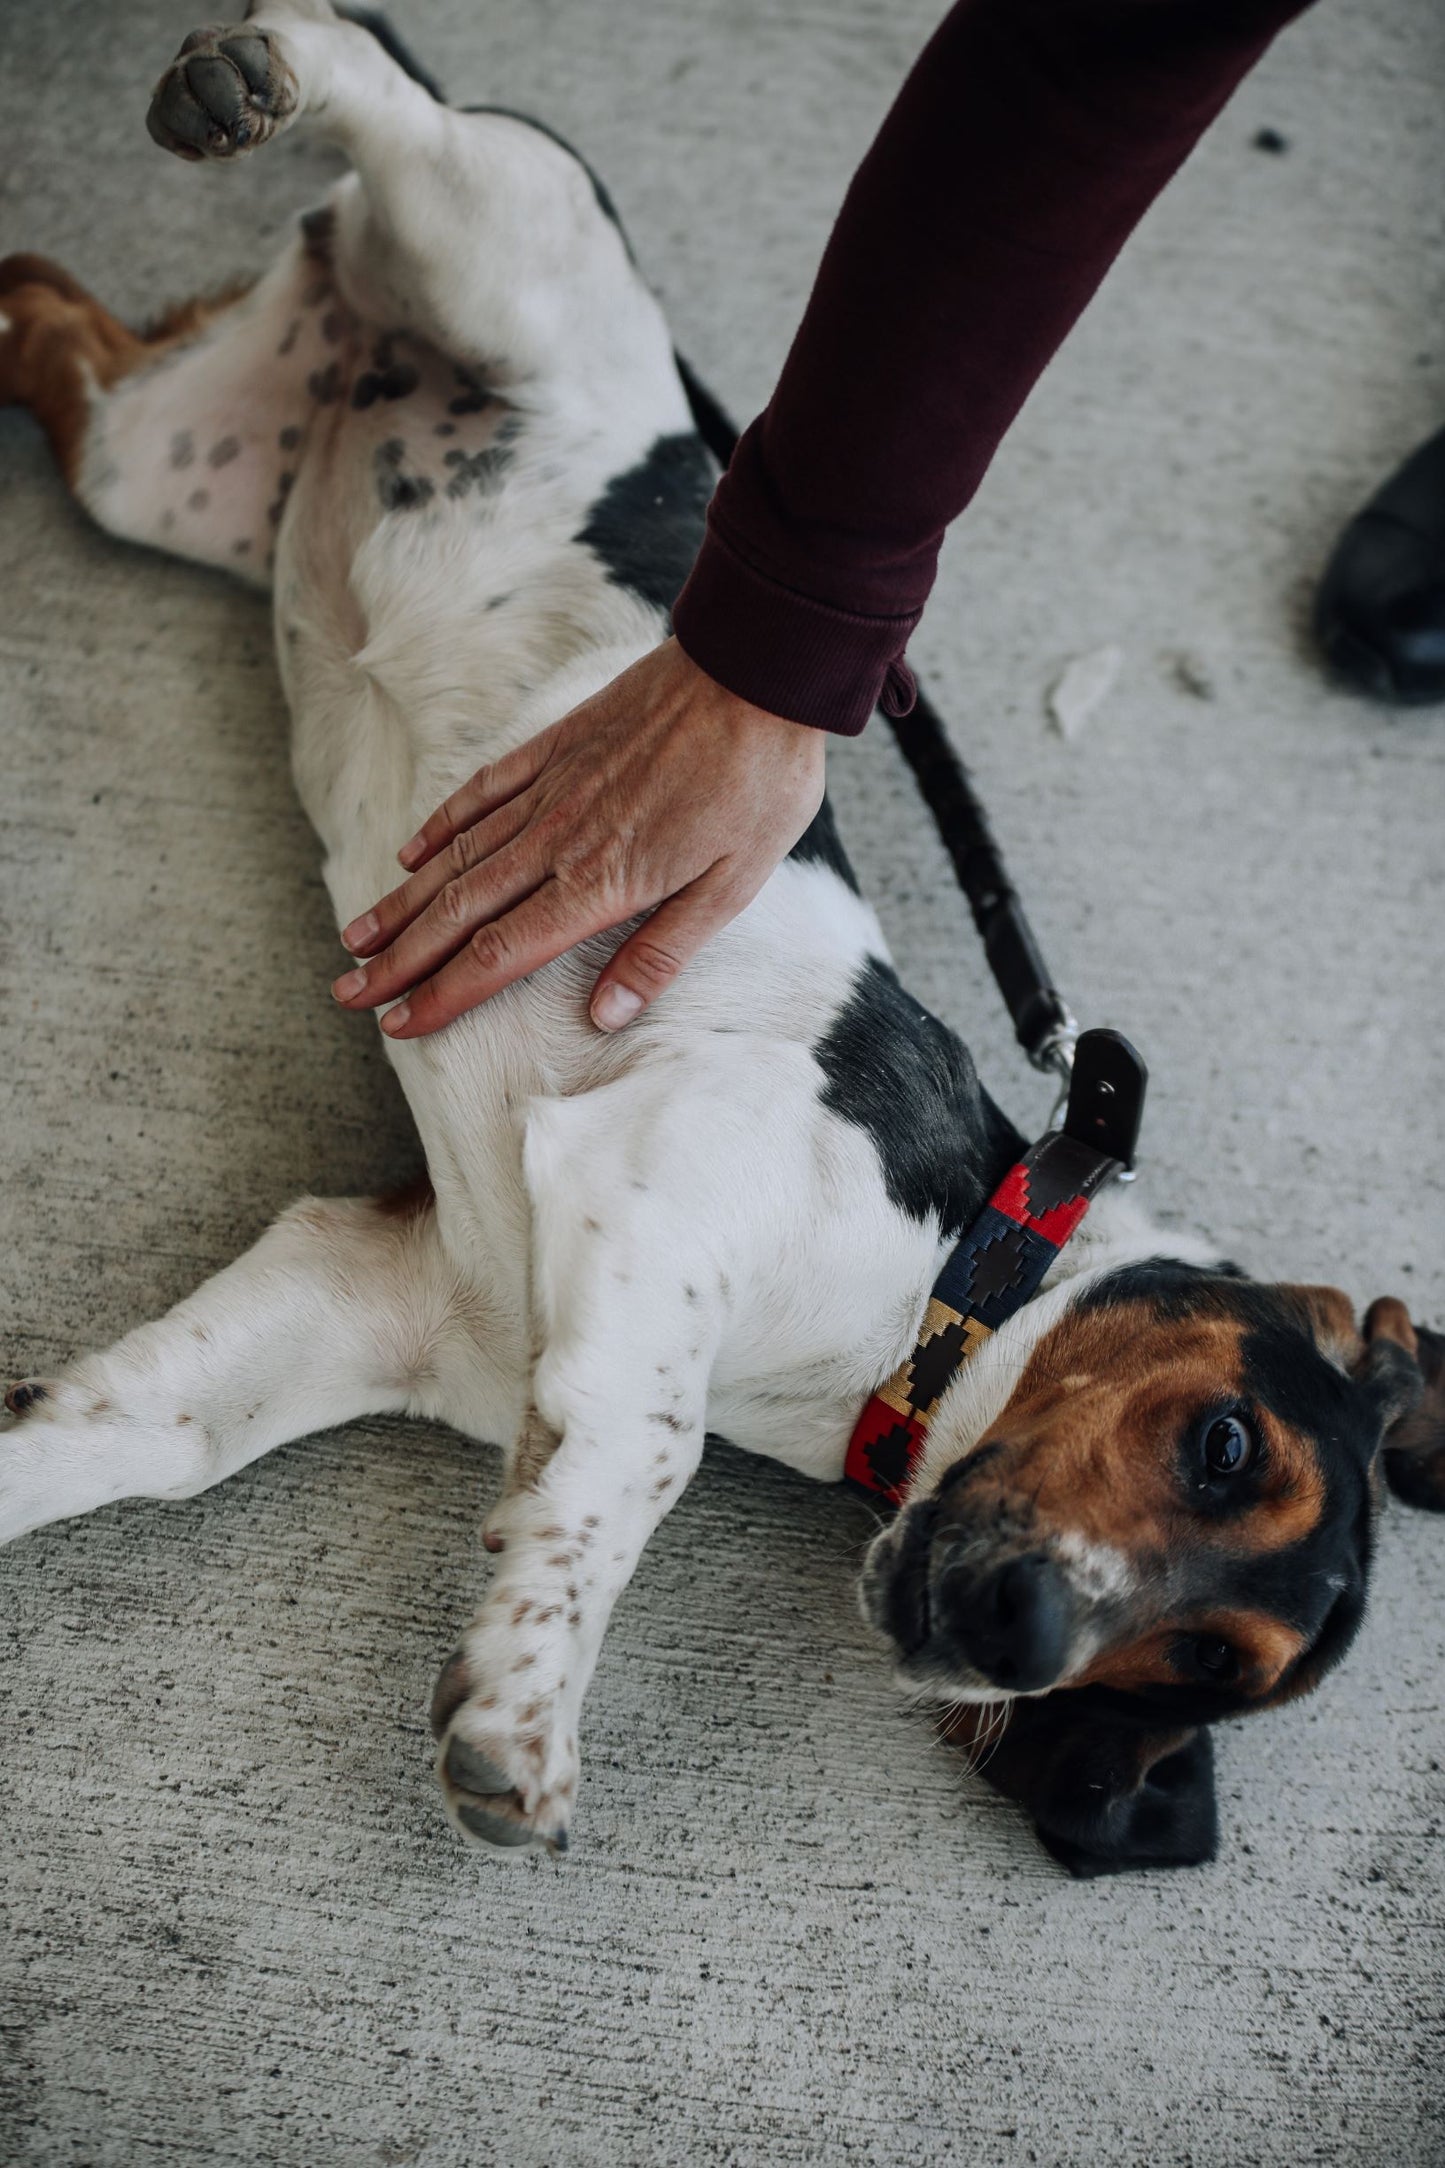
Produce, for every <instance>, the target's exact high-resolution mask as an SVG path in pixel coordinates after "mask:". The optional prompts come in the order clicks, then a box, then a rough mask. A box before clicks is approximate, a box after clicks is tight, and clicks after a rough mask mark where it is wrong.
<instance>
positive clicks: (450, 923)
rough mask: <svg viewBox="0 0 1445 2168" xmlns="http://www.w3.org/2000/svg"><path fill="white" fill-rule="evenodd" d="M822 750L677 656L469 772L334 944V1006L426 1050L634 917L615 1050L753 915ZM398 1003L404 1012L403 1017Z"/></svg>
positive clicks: (605, 1019) (817, 797) (609, 999)
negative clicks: (373, 1012)
mask: <svg viewBox="0 0 1445 2168" xmlns="http://www.w3.org/2000/svg"><path fill="white" fill-rule="evenodd" d="M825 752H826V744H825V739H824V735H823V733H822V732H821V731H818V730H813V729H811V728H809V727H808V726H807V725H806V724H803V723H792V722H788V721H787V720H786V719H785V718H784V717H782V716H779V715H770V714H769V713H768V712H767V710H766V709H764V708H755V707H753V706H752V705H751V703H750V702H749V701H746V700H741V699H739V698H738V697H737V695H736V694H734V693H730V692H727V691H726V690H725V689H724V688H723V687H722V686H721V685H719V684H717V683H716V681H715V680H714V679H712V678H710V677H708V676H707V675H706V673H705V672H704V671H702V670H699V669H698V667H697V665H696V664H695V663H693V662H691V661H689V659H688V657H687V656H686V655H685V654H684V653H683V651H682V649H681V648H680V647H679V646H678V644H677V642H676V641H675V640H666V641H664V642H663V644H662V645H661V647H658V648H655V649H653V651H652V652H651V653H650V654H648V655H644V656H643V657H642V658H641V660H640V661H638V662H635V663H633V664H632V666H631V668H630V669H627V670H624V671H623V673H622V675H621V676H620V677H618V678H614V679H613V681H612V683H611V684H610V685H605V686H604V687H603V688H602V690H601V692H599V693H595V694H594V695H593V696H592V698H591V699H590V700H584V701H583V703H582V705H581V707H579V708H574V709H573V710H572V711H571V713H570V714H568V715H564V716H563V717H562V718H561V720H560V721H559V722H555V723H552V724H550V725H549V727H548V728H547V729H546V730H543V731H541V732H539V734H538V735H537V736H536V737H535V738H532V739H530V740H529V741H528V743H527V744H525V745H521V746H518V747H517V748H516V750H515V751H514V752H511V753H508V754H506V755H505V756H504V757H503V758H502V759H501V760H499V761H496V762H494V763H493V764H492V765H491V766H490V767H486V768H481V769H479V770H478V772H477V773H476V775H474V776H473V777H472V779H471V781H470V782H469V783H465V784H463V786H462V788H461V789H460V790H459V791H456V792H455V793H454V794H453V795H452V796H451V797H450V798H448V799H447V800H446V802H445V804H444V805H442V806H440V807H439V808H438V809H437V811H436V812H435V813H433V814H432V816H431V818H430V820H428V821H427V822H426V824H425V826H424V827H423V828H422V829H421V830H420V831H419V833H418V834H417V835H415V836H413V837H412V839H411V841H410V842H409V843H408V844H406V845H404V847H403V848H402V850H401V851H400V853H399V854H398V855H399V856H400V859H401V862H402V864H403V865H404V866H406V867H408V868H409V869H410V878H409V879H408V880H405V881H403V882H402V884H401V886H400V887H399V888H395V889H393V890H392V891H391V893H390V894H389V895H387V896H384V897H383V898H382V899H381V901H380V903H378V904H377V905H376V907H375V909H374V910H372V911H368V912H365V913H364V914H363V915H362V916H361V917H360V918H358V919H354V920H353V921H352V923H351V924H350V925H349V926H347V927H346V928H345V929H344V931H343V933H342V936H341V938H342V941H343V943H344V944H345V946H346V947H347V948H348V949H350V950H351V952H352V954H353V955H354V956H361V957H365V958H367V962H366V963H365V964H364V965H363V966H361V967H360V968H358V969H357V970H355V971H349V972H347V973H346V974H345V976H344V977H342V978H339V979H338V980H337V981H336V983H335V985H334V986H333V987H332V989H331V990H332V992H333V993H334V994H335V996H336V998H337V1000H338V1001H340V1002H341V1003H343V1005H344V1006H345V1007H347V1008H350V1009H374V1008H376V1007H378V1006H379V1005H380V1004H381V1003H382V1002H385V1001H394V1002H396V1006H395V1007H394V1008H392V1009H389V1010H388V1011H387V1013H386V1015H385V1016H384V1017H383V1018H382V1019H381V1028H382V1030H383V1031H385V1032H387V1033H388V1034H389V1035H390V1036H391V1037H392V1038H394V1039H419V1038H424V1037H425V1036H426V1035H427V1034H428V1033H429V1032H433V1031H439V1030H440V1029H441V1027H442V1025H443V1024H449V1023H450V1022H451V1021H452V1019H453V1018H454V1017H458V1016H461V1015H463V1014H464V1013H465V1012H466V1010H468V1009H473V1008H475V1007H476V1006H477V1004H478V1003H479V1002H482V1001H485V1000H487V999H488V997H489V996H490V995H492V994H495V993H498V992H500V990H501V988H502V987H504V986H510V985H511V984H512V982H513V980H514V979H520V978H525V977H526V975H527V973H528V972H530V971H536V970H538V969H540V967H541V966H542V965H543V964H545V963H550V961H551V960H552V958H553V957H554V956H560V955H562V953H563V952H564V951H565V950H567V949H570V948H573V947H575V946H576V944H577V943H578V942H579V941H583V940H585V939H586V938H587V936H588V935H589V934H595V933H603V932H605V931H606V930H607V929H608V928H609V927H612V926H617V925H620V924H621V923H622V921H623V920H624V919H628V918H631V917H633V916H634V915H635V914H636V913H637V912H639V911H650V912H651V913H652V916H651V917H650V918H648V919H647V920H646V921H645V922H644V923H643V924H642V925H641V926H639V927H638V928H637V929H636V930H635V932H633V933H632V934H631V935H630V936H629V937H628V939H627V940H626V941H624V942H623V944H622V946H621V947H620V948H619V949H618V951H617V954H616V955H615V956H614V957H613V958H612V960H611V961H610V963H608V965H607V966H606V968H605V970H604V971H603V972H602V974H601V976H600V977H599V979H598V981H597V984H596V986H595V987H594V989H593V993H592V1001H591V1012H592V1021H593V1022H594V1024H596V1025H597V1026H598V1027H599V1029H601V1030H603V1031H616V1030H618V1029H619V1028H620V1027H621V1026H622V1025H624V1024H629V1023H631V1022H632V1020H633V1018H634V1017H635V1016H638V1015H640V1014H641V1012H642V1011H643V1010H644V1009H645V1008H646V1007H647V1005H648V1004H649V1002H651V1001H654V1000H655V999H656V998H657V996H658V995H659V994H660V993H662V992H663V990H664V988H666V987H668V986H670V985H671V983H672V981H673V980H674V979H675V978H676V977H677V974H678V972H679V971H681V970H682V968H683V966H684V965H685V964H686V963H687V962H688V961H689V960H690V959H691V958H692V957H693V956H694V955H696V953H697V951H698V950H699V949H700V948H701V947H702V945H703V943H704V942H705V941H708V940H710V939H711V937H712V936H713V935H714V934H715V933H717V932H718V931H719V930H720V928H722V927H723V926H725V925H726V924H727V923H728V921H729V919H732V918H735V917H736V916H737V914H738V912H739V911H741V910H742V909H744V907H745V906H746V905H747V904H749V903H751V901H752V899H753V897H754V896H755V895H756V894H757V892H758V890H759V889H760V888H761V887H762V885H763V883H764V882H765V881H766V880H767V878H768V875H769V874H770V873H771V872H772V871H773V868H774V867H775V866H776V865H777V864H778V862H779V860H780V859H781V858H783V857H784V855H785V854H786V853H787V852H788V851H789V850H790V849H791V848H792V846H793V844H794V843H796V842H797V840H798V837H799V836H800V835H801V834H802V833H803V830H804V829H805V828H806V827H807V825H808V823H809V821H810V820H811V819H812V817H813V815H814V814H815V813H816V812H817V810H818V807H819V805H820V804H821V802H822V797H823V765H824V755H825ZM398 995H404V996H405V997H406V998H405V999H404V1000H397V996H398Z"/></svg>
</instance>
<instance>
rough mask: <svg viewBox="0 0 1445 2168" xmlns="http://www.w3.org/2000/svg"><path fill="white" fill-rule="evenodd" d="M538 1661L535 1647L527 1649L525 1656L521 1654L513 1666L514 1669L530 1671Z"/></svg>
mask: <svg viewBox="0 0 1445 2168" xmlns="http://www.w3.org/2000/svg"><path fill="white" fill-rule="evenodd" d="M536 1661H537V1652H536V1650H535V1649H529V1650H528V1651H527V1653H526V1655H525V1656H519V1657H518V1658H517V1661H516V1662H515V1663H514V1664H513V1666H512V1669H513V1670H514V1671H530V1670H531V1668H532V1666H533V1664H535V1663H536Z"/></svg>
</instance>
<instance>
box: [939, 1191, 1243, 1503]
mask: <svg viewBox="0 0 1445 2168" xmlns="http://www.w3.org/2000/svg"><path fill="white" fill-rule="evenodd" d="M1151 1257H1171V1258H1178V1259H1179V1260H1181V1261H1182V1262H1183V1263H1186V1264H1193V1265H1216V1264H1218V1263H1219V1262H1220V1257H1219V1252H1218V1251H1217V1250H1216V1249H1215V1248H1214V1247H1213V1246H1212V1245H1211V1244H1210V1243H1207V1242H1205V1241H1203V1240H1202V1239H1201V1238H1200V1237H1199V1236H1197V1235H1191V1234H1187V1233H1180V1232H1177V1231H1174V1230H1170V1231H1169V1232H1165V1231H1164V1230H1162V1229H1161V1228H1159V1227H1157V1226H1155V1224H1154V1223H1153V1222H1152V1221H1151V1220H1150V1218H1149V1216H1148V1214H1147V1213H1146V1212H1145V1210H1144V1209H1143V1206H1142V1205H1141V1204H1140V1202H1139V1200H1138V1199H1137V1197H1136V1196H1135V1194H1134V1192H1133V1189H1132V1188H1129V1189H1121V1188H1118V1187H1114V1188H1112V1189H1106V1190H1105V1191H1104V1193H1103V1195H1102V1196H1100V1197H1099V1198H1098V1199H1096V1201H1095V1203H1094V1204H1093V1206H1092V1207H1091V1209H1090V1210H1089V1212H1088V1213H1087V1214H1086V1216H1085V1218H1084V1220H1083V1221H1082V1223H1081V1225H1080V1226H1079V1228H1078V1229H1077V1231H1076V1232H1075V1234H1074V1235H1073V1236H1072V1237H1071V1238H1070V1240H1069V1241H1068V1242H1067V1243H1066V1244H1065V1245H1064V1248H1063V1249H1062V1250H1061V1251H1060V1253H1059V1256H1058V1259H1057V1261H1056V1262H1055V1263H1054V1264H1053V1265H1052V1266H1051V1267H1050V1269H1049V1273H1048V1276H1047V1277H1046V1279H1045V1280H1044V1283H1043V1286H1042V1287H1041V1288H1040V1289H1039V1292H1038V1293H1037V1295H1035V1297H1034V1299H1033V1301H1032V1302H1028V1303H1025V1305H1024V1307H1023V1308H1022V1309H1021V1310H1018V1311H1016V1312H1015V1314H1014V1315H1013V1316H1012V1317H1011V1318H1010V1319H1009V1320H1008V1322H1007V1323H1006V1324H1004V1325H1002V1326H1000V1328H999V1330H998V1331H997V1332H996V1333H994V1334H993V1335H992V1337H991V1338H990V1339H988V1340H987V1341H985V1342H984V1344H983V1346H982V1347H980V1348H979V1350H978V1352H977V1353H976V1354H975V1355H974V1356H972V1357H971V1358H970V1360H969V1361H968V1362H966V1363H965V1364H964V1365H963V1367H962V1369H961V1370H960V1371H959V1372H958V1374H957V1376H956V1377H955V1378H954V1379H953V1380H952V1382H951V1383H950V1385H949V1387H948V1390H947V1392H946V1393H945V1394H944V1397H943V1400H942V1402H941V1404H940V1406H939V1408H938V1411H937V1413H936V1415H935V1416H934V1418H933V1421H932V1423H931V1424H930V1425H929V1429H928V1436H927V1443H926V1446H925V1449H924V1452H923V1456H922V1458H921V1460H920V1462H919V1464H918V1466H917V1468H916V1470H915V1471H914V1476H913V1487H914V1489H915V1490H916V1491H917V1492H918V1493H920V1494H922V1493H924V1492H926V1491H928V1490H930V1489H931V1488H932V1487H933V1486H934V1485H935V1484H936V1483H937V1482H938V1481H939V1479H940V1478H941V1477H942V1475H943V1474H944V1472H945V1471H946V1470H947V1469H948V1468H950V1467H952V1466H953V1465H954V1463H955V1462H957V1461H959V1460H961V1459H963V1458H965V1457H966V1456H967V1455H968V1454H969V1453H971V1452H973V1451H974V1449H975V1448H976V1447H977V1445H978V1444H979V1442H980V1440H981V1439H982V1438H984V1437H985V1436H986V1435H987V1434H988V1432H989V1430H990V1429H991V1428H992V1426H993V1425H994V1424H995V1423H996V1422H997V1421H998V1418H999V1417H1000V1415H1002V1413H1003V1411H1004V1409H1005V1408H1006V1407H1007V1405H1008V1402H1009V1399H1010V1397H1011V1395H1012V1393H1013V1390H1014V1387H1015V1386H1016V1385H1017V1383H1018V1381H1019V1379H1020V1377H1021V1376H1022V1375H1023V1372H1024V1370H1025V1368H1026V1367H1027V1365H1028V1361H1029V1358H1030V1356H1031V1355H1032V1354H1033V1351H1034V1349H1035V1348H1036V1347H1037V1346H1038V1344H1039V1342H1040V1340H1042V1339H1043V1337H1044V1335H1045V1333H1047V1332H1049V1331H1050V1330H1051V1329H1052V1328H1053V1327H1054V1326H1055V1325H1056V1324H1057V1323H1058V1322H1059V1320H1060V1318H1062V1317H1063V1316H1064V1314H1065V1312H1066V1311H1067V1310H1068V1309H1070V1308H1071V1306H1072V1305H1073V1304H1074V1303H1075V1302H1077V1301H1078V1299H1079V1297H1080V1296H1081V1295H1082V1294H1083V1293H1084V1291H1085V1289H1086V1288H1088V1287H1090V1286H1092V1285H1094V1284H1095V1283H1096V1282H1098V1281H1099V1280H1101V1279H1103V1278H1104V1277H1105V1276H1106V1275H1107V1274H1109V1273H1111V1272H1117V1271H1118V1270H1119V1269H1120V1267H1121V1266H1124V1265H1131V1264H1138V1263H1140V1262H1142V1260H1144V1259H1145V1258H1151Z"/></svg>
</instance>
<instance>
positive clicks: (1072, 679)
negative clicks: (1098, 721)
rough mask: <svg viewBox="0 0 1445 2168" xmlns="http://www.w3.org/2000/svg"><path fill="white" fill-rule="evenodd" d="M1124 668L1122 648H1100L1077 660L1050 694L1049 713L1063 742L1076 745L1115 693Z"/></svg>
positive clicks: (1075, 658) (1080, 656)
mask: <svg viewBox="0 0 1445 2168" xmlns="http://www.w3.org/2000/svg"><path fill="white" fill-rule="evenodd" d="M1123 667H1124V650H1123V648H1121V647H1096V648H1095V649H1094V650H1093V652H1092V653H1091V654H1088V655H1076V656H1075V657H1074V659H1073V661H1072V662H1071V663H1070V664H1069V666H1068V668H1067V669H1066V670H1065V672H1064V674H1063V676H1062V677H1061V678H1060V679H1059V681H1058V683H1057V685H1055V686H1054V688H1053V690H1052V692H1051V693H1050V694H1049V713H1050V715H1051V716H1052V717H1053V719H1054V727H1055V728H1056V729H1057V731H1058V733H1059V736H1060V737H1061V738H1066V739H1068V740H1069V741H1070V742H1071V743H1072V741H1073V740H1074V739H1075V738H1077V737H1078V735H1079V732H1080V731H1081V730H1082V729H1083V727H1084V725H1085V723H1087V722H1088V720H1089V718H1090V716H1091V715H1092V714H1093V712H1094V710H1095V708H1097V707H1098V706H1099V705H1100V704H1101V702H1103V701H1104V700H1106V699H1107V698H1108V696H1109V694H1110V693H1111V692H1112V691H1113V689H1114V681H1115V679H1116V678H1117V677H1118V675H1119V672H1120V671H1121V670H1122V669H1123Z"/></svg>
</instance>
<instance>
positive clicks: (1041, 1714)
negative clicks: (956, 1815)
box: [942, 1688, 1219, 1879]
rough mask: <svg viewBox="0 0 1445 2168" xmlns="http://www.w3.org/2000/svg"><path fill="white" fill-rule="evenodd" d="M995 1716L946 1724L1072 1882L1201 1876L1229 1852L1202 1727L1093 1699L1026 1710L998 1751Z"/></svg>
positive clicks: (960, 1717) (955, 1716)
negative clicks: (1160, 1870)
mask: <svg viewBox="0 0 1445 2168" xmlns="http://www.w3.org/2000/svg"><path fill="white" fill-rule="evenodd" d="M997 1713H998V1712H997V1709H996V1707H995V1708H988V1707H984V1708H961V1709H955V1710H953V1711H951V1712H950V1714H949V1715H948V1717H946V1718H945V1720H944V1723H943V1727H942V1728H943V1731H944V1734H945V1736H946V1737H948V1738H951V1739H953V1740H955V1741H957V1742H958V1743H959V1744H961V1745H962V1746H964V1747H965V1748H966V1749H968V1750H969V1753H970V1760H971V1761H973V1763H974V1766H975V1767H976V1768H977V1770H978V1773H979V1775H980V1776H982V1777H983V1778H984V1780H985V1781H986V1782H987V1783H989V1784H991V1785H992V1786H993V1787H994V1789H995V1791H1000V1792H1002V1793H1003V1794H1004V1796H1005V1798H1008V1799H1017V1800H1018V1801H1020V1803H1021V1804H1022V1805H1023V1806H1025V1807H1026V1808H1027V1809H1028V1811H1029V1813H1030V1814H1031V1815H1032V1816H1033V1818H1034V1826H1035V1828H1036V1829H1037V1831H1038V1834H1039V1837H1040V1839H1041V1841H1042V1843H1043V1844H1044V1846H1045V1847H1046V1849H1047V1850H1048V1851H1050V1852H1052V1854H1053V1856H1054V1858H1055V1859H1056V1860H1058V1861H1059V1863H1060V1864H1061V1865H1062V1866H1064V1867H1067V1868H1068V1870H1069V1872H1070V1874H1072V1875H1076V1876H1078V1877H1079V1878H1080V1879H1087V1878H1089V1877H1091V1876H1094V1875H1099V1874H1125V1873H1127V1872H1128V1871H1129V1870H1130V1869H1131V1868H1140V1867H1197V1866H1201V1865H1202V1864H1203V1863H1204V1862H1205V1861H1206V1860H1211V1859H1213V1857H1214V1855H1215V1852H1216V1851H1217V1849H1218V1845H1219V1815H1218V1809H1217V1807H1216V1805H1215V1797H1214V1747H1213V1742H1212V1740H1211V1738H1210V1735H1209V1733H1208V1731H1207V1730H1204V1729H1198V1728H1196V1727H1195V1726H1193V1725H1188V1724H1186V1725H1175V1726H1171V1727H1164V1726H1160V1725H1152V1726H1151V1725H1150V1724H1149V1723H1148V1722H1147V1720H1144V1721H1141V1722H1138V1723H1136V1722H1135V1721H1134V1720H1133V1719H1132V1718H1130V1717H1127V1716H1121V1715H1120V1714H1118V1713H1117V1712H1116V1711H1115V1710H1114V1709H1112V1708H1109V1707H1107V1706H1101V1704H1100V1703H1099V1702H1098V1701H1096V1700H1095V1699H1094V1696H1093V1695H1092V1693H1091V1692H1090V1690H1089V1689H1088V1688H1082V1689H1079V1690H1078V1691H1076V1692H1068V1691H1066V1692H1064V1693H1059V1694H1048V1695H1045V1696H1044V1698H1043V1699H1042V1700H1039V1701H1027V1700H1020V1701H1015V1702H1013V1703H1012V1704H1011V1705H1010V1708H1009V1720H1008V1723H1007V1725H1006V1727H1005V1729H1004V1731H1003V1733H1002V1736H1001V1737H1000V1738H999V1739H998V1742H997V1744H996V1745H995V1744H993V1743H992V1731H993V1722H994V1721H995V1720H996V1718H997Z"/></svg>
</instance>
